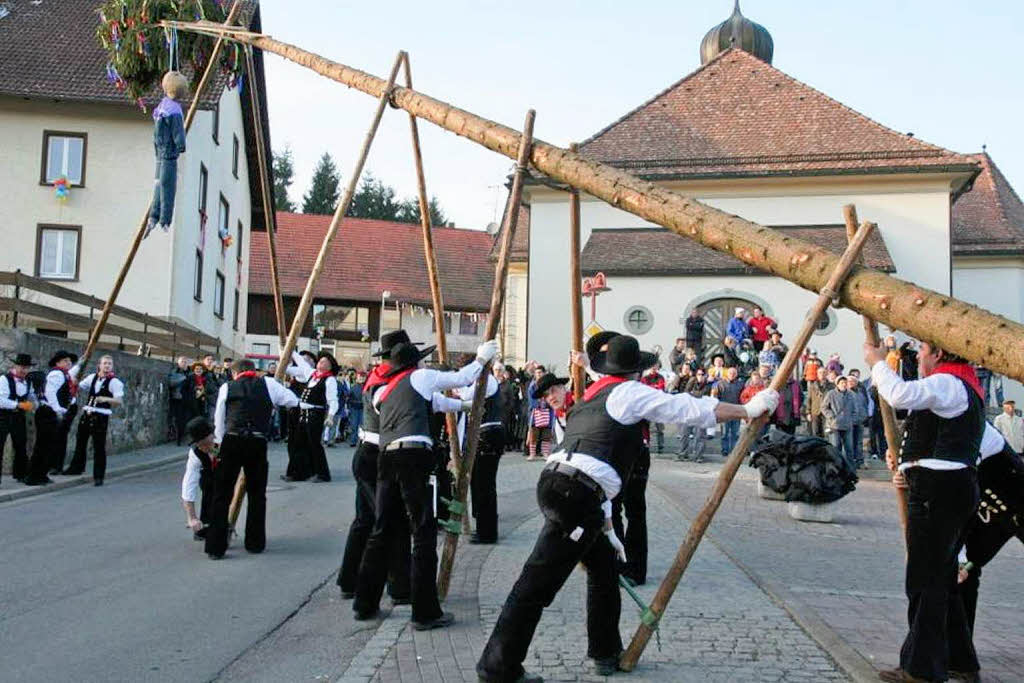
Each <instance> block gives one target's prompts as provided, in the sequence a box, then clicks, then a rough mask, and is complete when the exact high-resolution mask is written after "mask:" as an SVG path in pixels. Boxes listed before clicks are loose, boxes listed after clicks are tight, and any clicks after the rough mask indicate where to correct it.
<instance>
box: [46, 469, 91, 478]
mask: <svg viewBox="0 0 1024 683" xmlns="http://www.w3.org/2000/svg"><path fill="white" fill-rule="evenodd" d="M50 474H53V472H50ZM58 474H63V475H64V476H65V477H77V476H79V475H81V474H85V470H64V471H63V472H58Z"/></svg>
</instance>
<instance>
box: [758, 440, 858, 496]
mask: <svg viewBox="0 0 1024 683" xmlns="http://www.w3.org/2000/svg"><path fill="white" fill-rule="evenodd" d="M750 466H751V467H756V468H757V469H758V470H760V471H761V483H762V484H764V485H765V486H767V487H768V488H770V489H771V490H772V491H775V492H776V493H781V494H782V495H783V496H785V498H786V500H787V501H797V502H801V503H831V502H832V501H835V500H839V499H840V498H842V497H843V496H845V495H846V494H847V493H849V492H850V491H852V490H853V489H854V488H856V484H857V472H856V471H855V470H854V469H853V468H852V467H851V466H850V463H849V462H847V460H846V458H844V457H842V456H841V455H840V454H839V452H838V451H837V450H836V449H835V448H834V447H833V446H832V444H830V443H829V442H828V441H826V440H825V439H822V438H819V437H816V436H803V435H791V434H786V433H785V432H782V431H779V430H772V431H771V432H770V433H769V434H768V435H766V436H764V437H762V438H761V440H760V441H758V442H757V445H756V447H755V449H754V454H753V456H752V457H751V459H750Z"/></svg>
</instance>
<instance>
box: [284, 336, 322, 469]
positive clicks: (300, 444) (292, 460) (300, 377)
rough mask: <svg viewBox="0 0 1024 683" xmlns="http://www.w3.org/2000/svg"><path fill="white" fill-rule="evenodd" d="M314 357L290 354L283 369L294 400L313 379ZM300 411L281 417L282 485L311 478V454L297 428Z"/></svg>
mask: <svg viewBox="0 0 1024 683" xmlns="http://www.w3.org/2000/svg"><path fill="white" fill-rule="evenodd" d="M316 363H317V358H316V354H314V353H313V352H311V351H292V363H291V365H289V366H288V367H287V368H285V374H286V375H287V376H288V389H289V391H291V392H292V393H293V394H295V396H297V397H301V396H302V393H303V392H304V391H305V390H306V384H307V382H309V379H310V377H312V375H313V372H314V368H315V367H316ZM301 417H302V408H298V407H295V408H289V409H288V410H286V411H282V413H281V426H282V432H283V433H284V435H285V438H286V439H287V446H288V467H287V468H285V471H284V474H282V475H281V479H283V480H284V481H305V480H307V479H309V478H310V477H311V476H313V465H312V461H311V458H312V454H311V453H310V450H309V446H308V443H307V439H306V433H305V428H300V426H299V420H300V418H301Z"/></svg>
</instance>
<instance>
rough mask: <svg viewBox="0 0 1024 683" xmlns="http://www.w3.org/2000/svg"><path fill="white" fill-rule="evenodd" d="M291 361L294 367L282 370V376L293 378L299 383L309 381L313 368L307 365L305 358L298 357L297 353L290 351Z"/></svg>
mask: <svg viewBox="0 0 1024 683" xmlns="http://www.w3.org/2000/svg"><path fill="white" fill-rule="evenodd" d="M292 361H294V362H295V365H289V366H288V367H287V368H285V369H284V374H286V375H288V376H289V377H294V378H295V379H297V380H298V381H300V382H307V381H309V378H310V376H311V375H312V374H313V366H312V365H310V364H309V361H308V360H306V357H305V356H301V355H299V352H298V351H292Z"/></svg>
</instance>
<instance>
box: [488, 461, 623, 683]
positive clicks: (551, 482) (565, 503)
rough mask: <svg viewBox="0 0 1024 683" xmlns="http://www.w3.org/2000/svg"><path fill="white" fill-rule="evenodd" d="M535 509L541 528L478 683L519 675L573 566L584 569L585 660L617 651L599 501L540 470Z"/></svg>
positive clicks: (616, 603)
mask: <svg viewBox="0 0 1024 683" xmlns="http://www.w3.org/2000/svg"><path fill="white" fill-rule="evenodd" d="M537 503H538V504H539V505H540V510H541V512H542V513H543V515H544V526H543V527H542V528H541V530H540V535H539V536H538V537H537V542H536V544H535V545H534V546H533V551H532V552H531V553H530V557H529V558H527V560H526V564H525V565H523V571H522V573H520V575H519V578H518V579H517V580H516V582H515V585H513V586H512V591H511V592H510V593H509V595H508V598H507V599H506V600H505V606H504V607H502V609H501V615H500V616H499V617H498V623H497V624H495V626H494V631H493V632H492V633H491V637H490V639H489V640H488V641H487V645H486V646H485V647H484V651H483V654H481V655H480V660H479V661H478V662H477V665H476V671H477V673H478V674H479V675H480V677H481V678H482V679H484V680H486V681H495V682H498V683H506V682H507V681H515V680H516V679H518V678H519V677H520V676H521V675H522V674H523V660H524V659H526V651H527V650H528V649H529V647H530V641H532V640H533V634H534V631H535V630H536V628H537V622H539V621H540V617H541V613H542V612H543V610H544V608H545V607H547V606H549V605H550V604H551V601H552V600H554V599H555V595H557V594H558V591H559V590H561V588H562V586H563V585H565V582H566V580H567V579H568V578H569V575H570V574H572V571H573V569H574V568H575V567H576V564H577V563H579V562H582V563H583V566H584V567H586V569H587V656H588V657H594V658H600V659H603V658H606V657H615V656H618V655H619V653H620V652H621V651H622V638H621V636H620V635H619V613H620V612H621V609H622V604H621V596H620V594H619V584H618V580H619V577H618V569H617V567H616V559H615V551H614V550H613V549H612V546H611V543H609V542H608V538H607V537H606V536H605V535H604V533H603V527H604V513H603V512H602V511H601V505H600V500H599V499H598V497H597V495H596V494H595V493H594V492H593V491H591V490H590V489H588V488H587V487H585V486H584V485H583V484H581V483H580V482H578V481H576V480H575V479H572V478H570V477H568V476H566V475H564V474H562V473H558V472H551V471H550V470H544V471H543V472H541V475H540V479H539V481H538V482H537ZM577 527H578V528H580V529H582V535H580V536H579V539H578V540H573V539H572V537H571V536H570V534H572V533H573V531H574V530H575V529H576V528H577Z"/></svg>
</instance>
